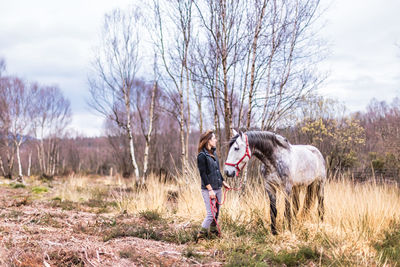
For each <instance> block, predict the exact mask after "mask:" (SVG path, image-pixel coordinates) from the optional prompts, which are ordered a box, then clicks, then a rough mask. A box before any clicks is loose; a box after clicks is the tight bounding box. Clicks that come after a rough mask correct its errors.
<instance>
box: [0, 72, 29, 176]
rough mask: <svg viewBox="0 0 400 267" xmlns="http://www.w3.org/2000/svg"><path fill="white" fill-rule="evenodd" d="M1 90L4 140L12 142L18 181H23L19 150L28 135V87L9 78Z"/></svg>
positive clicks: (18, 80) (20, 81)
mask: <svg viewBox="0 0 400 267" xmlns="http://www.w3.org/2000/svg"><path fill="white" fill-rule="evenodd" d="M2 89H3V90H2V98H3V102H4V103H5V104H6V107H7V109H6V110H5V113H4V114H3V115H2V122H3V123H2V124H3V125H7V126H6V127H5V128H6V129H7V132H6V133H5V134H6V135H7V137H6V139H8V138H11V140H12V141H13V144H14V147H15V153H16V156H17V164H18V179H20V180H21V181H23V173H22V164H21V153H20V149H21V145H22V143H23V142H24V141H25V140H26V138H27V135H28V133H29V123H30V121H31V120H30V116H31V111H32V110H31V106H30V100H31V98H32V94H31V90H30V89H29V87H27V86H26V85H25V83H24V82H23V81H22V80H21V79H19V78H16V77H10V78H9V79H8V82H7V83H6V85H5V86H4V87H3V88H2ZM9 136H10V137H9ZM7 142H8V141H7ZM10 167H11V166H10ZM10 171H12V169H11V170H10Z"/></svg>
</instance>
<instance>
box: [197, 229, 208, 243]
mask: <svg viewBox="0 0 400 267" xmlns="http://www.w3.org/2000/svg"><path fill="white" fill-rule="evenodd" d="M202 238H208V229H207V228H203V227H202V228H201V229H200V231H199V232H198V233H197V235H196V238H195V239H196V240H195V241H196V243H197V242H198V241H199V239H202Z"/></svg>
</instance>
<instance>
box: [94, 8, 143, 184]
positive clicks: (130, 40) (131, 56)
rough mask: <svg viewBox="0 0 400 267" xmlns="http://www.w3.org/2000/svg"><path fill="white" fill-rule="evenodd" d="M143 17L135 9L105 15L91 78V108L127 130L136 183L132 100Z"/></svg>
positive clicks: (138, 179) (137, 178)
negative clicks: (140, 26)
mask: <svg viewBox="0 0 400 267" xmlns="http://www.w3.org/2000/svg"><path fill="white" fill-rule="evenodd" d="M140 18H141V14H140V12H139V10H138V9H135V8H132V9H130V10H129V11H127V12H124V11H122V10H119V9H117V10H115V11H113V12H112V13H110V14H108V15H106V16H105V20H104V25H103V31H102V35H101V37H102V39H101V41H102V43H101V44H100V46H99V48H98V51H97V53H96V56H95V59H94V62H93V74H92V76H90V77H89V92H90V96H91V98H90V100H89V105H90V107H91V108H93V109H94V110H96V111H97V112H99V113H100V114H101V115H103V116H104V117H105V118H107V119H109V120H112V121H114V122H115V123H116V124H117V125H118V126H119V127H120V128H122V129H123V130H124V131H125V134H126V138H127V139H128V142H129V151H130V154H129V156H130V163H131V166H132V169H133V170H134V174H135V178H136V182H137V183H139V181H140V176H139V168H138V164H137V163H136V157H135V145H134V134H133V130H132V112H133V111H134V105H133V99H132V98H133V96H134V94H133V90H134V81H135V78H136V75H137V72H138V70H139V66H140V58H139V41H140V36H139V32H138V29H139V23H140Z"/></svg>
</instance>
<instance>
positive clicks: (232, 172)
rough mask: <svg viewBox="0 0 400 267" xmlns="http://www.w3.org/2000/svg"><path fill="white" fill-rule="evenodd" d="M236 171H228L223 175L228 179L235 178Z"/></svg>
mask: <svg viewBox="0 0 400 267" xmlns="http://www.w3.org/2000/svg"><path fill="white" fill-rule="evenodd" d="M235 173H236V171H229V170H225V175H226V176H228V177H233V176H235Z"/></svg>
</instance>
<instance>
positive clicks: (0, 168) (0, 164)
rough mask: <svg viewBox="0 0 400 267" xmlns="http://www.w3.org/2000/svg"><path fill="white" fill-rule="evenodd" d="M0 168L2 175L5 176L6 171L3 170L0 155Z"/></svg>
mask: <svg viewBox="0 0 400 267" xmlns="http://www.w3.org/2000/svg"><path fill="white" fill-rule="evenodd" d="M0 170H1V173H2V174H3V176H4V177H6V171H5V170H4V165H3V159H2V158H1V156H0Z"/></svg>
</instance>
